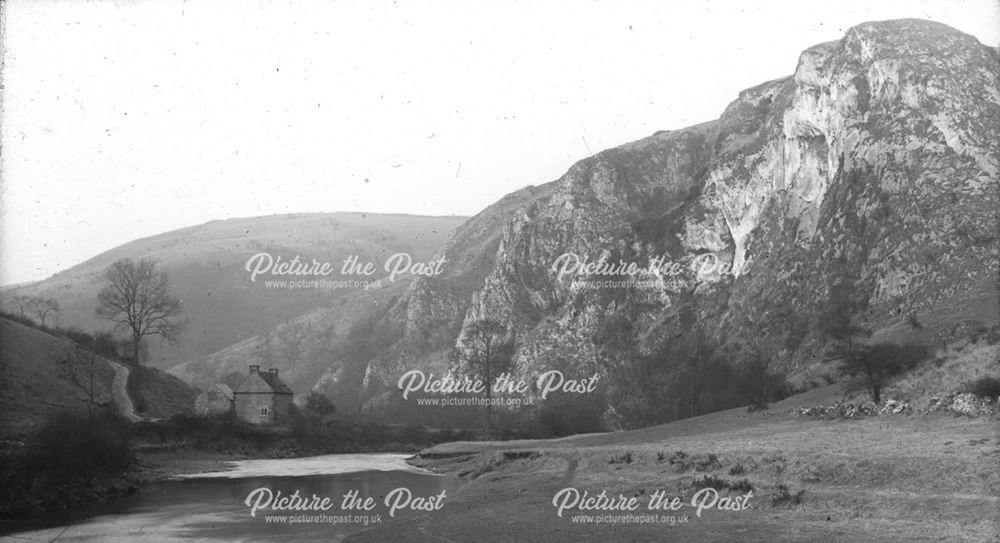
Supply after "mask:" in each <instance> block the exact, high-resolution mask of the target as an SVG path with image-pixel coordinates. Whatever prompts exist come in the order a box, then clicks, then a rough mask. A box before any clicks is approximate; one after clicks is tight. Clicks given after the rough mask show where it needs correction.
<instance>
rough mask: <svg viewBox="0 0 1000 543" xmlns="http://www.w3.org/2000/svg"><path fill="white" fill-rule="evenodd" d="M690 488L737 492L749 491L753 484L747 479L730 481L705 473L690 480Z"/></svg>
mask: <svg viewBox="0 0 1000 543" xmlns="http://www.w3.org/2000/svg"><path fill="white" fill-rule="evenodd" d="M691 488H693V489H696V490H700V489H702V488H714V489H715V490H719V491H722V490H735V491H737V492H749V491H751V490H753V485H752V484H751V483H750V481H749V480H747V479H739V480H736V481H730V480H729V479H723V478H722V477H719V476H717V475H706V476H704V477H702V478H700V479H695V480H693V481H691Z"/></svg>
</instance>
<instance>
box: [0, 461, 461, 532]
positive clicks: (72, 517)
mask: <svg viewBox="0 0 1000 543" xmlns="http://www.w3.org/2000/svg"><path fill="white" fill-rule="evenodd" d="M406 457H407V455H403V454H334V455H324V456H314V457H309V458H295V459H276V460H247V461H240V462H232V463H231V469H230V470H228V471H222V472H212V473H199V474H192V475H186V476H184V478H183V479H178V480H170V481H163V482H158V483H155V484H152V485H149V486H147V487H145V488H143V489H142V491H141V492H139V493H137V494H135V495H133V496H126V497H120V498H117V499H115V500H113V501H110V502H106V503H99V504H90V505H87V506H83V507H80V508H78V509H74V510H73V511H69V512H66V513H60V514H57V515H51V516H49V517H46V518H45V519H42V520H39V521H35V522H32V523H30V524H25V525H22V526H21V527H20V528H19V530H20V531H18V532H15V533H12V534H9V535H5V536H0V542H2V543H8V542H15V541H17V542H27V541H33V542H37V541H60V542H72V541H80V542H82V541H87V542H93V541H102V542H122V543H124V542H133V541H157V542H159V541H188V542H190V541H206V542H208V541H212V542H222V541H281V542H297V541H339V540H341V539H343V538H344V537H345V536H347V535H349V534H352V533H356V532H359V531H361V530H364V529H365V528H367V527H372V526H377V525H380V524H382V523H385V522H392V521H393V520H394V519H398V518H401V517H405V516H408V515H413V514H423V515H433V514H434V509H433V508H434V506H435V505H436V504H439V503H440V504H441V505H442V506H443V505H444V504H445V503H447V497H448V496H450V495H453V494H454V492H455V491H456V490H457V489H458V487H459V486H460V480H459V479H458V478H457V477H454V476H442V475H436V474H432V473H429V472H426V471H422V470H418V469H416V468H413V467H411V466H409V465H408V464H406V463H405V462H404V460H405V459H406ZM296 492H298V496H299V498H301V500H299V502H298V503H302V502H305V503H308V504H310V505H314V507H312V508H311V510H274V509H273V505H274V504H277V503H279V502H280V501H281V498H283V497H291V496H293V495H294V494H295V493H296ZM442 492H444V498H443V500H442V499H441V498H440V496H441V495H442ZM345 495H348V496H350V497H352V498H353V497H354V496H356V498H354V499H353V501H354V507H353V508H352V509H351V510H344V509H343V508H342V506H343V505H344V499H345V498H344V497H345ZM248 497H249V501H250V502H251V505H249V506H248V505H247V501H248ZM387 497H388V500H387ZM323 498H329V502H328V504H327V505H326V507H324V506H323V504H322V499H323ZM367 498H371V500H370V501H369V502H368V503H367V504H366V503H365V501H366V499H367ZM268 502H270V504H271V505H272V507H269V506H268V505H267V504H268ZM387 502H388V503H387ZM289 503H290V504H294V503H296V502H295V501H294V500H293V501H292V502H289ZM254 504H258V505H260V507H259V508H258V509H257V510H254V509H253V507H252V506H253V505H254ZM393 504H395V505H396V506H398V507H396V510H395V511H392V513H393V514H392V515H390V506H391V505H393ZM366 505H367V507H368V509H365V506H366ZM424 509H430V510H429V511H428V510H424ZM251 512H253V513H255V515H254V516H251Z"/></svg>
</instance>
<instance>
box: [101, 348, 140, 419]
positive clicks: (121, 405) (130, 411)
mask: <svg viewBox="0 0 1000 543" xmlns="http://www.w3.org/2000/svg"><path fill="white" fill-rule="evenodd" d="M108 364H110V365H111V369H113V370H115V378H114V380H113V381H112V382H111V394H112V397H113V398H114V402H115V405H116V406H118V411H119V413H121V415H122V416H123V417H125V418H126V419H128V420H129V422H139V420H141V419H140V418H139V415H136V414H135V406H134V405H133V404H132V398H131V397H129V395H128V376H129V373H130V372H131V370H130V369H129V368H128V366H126V365H125V364H120V363H118V362H112V361H110V360H109V361H108Z"/></svg>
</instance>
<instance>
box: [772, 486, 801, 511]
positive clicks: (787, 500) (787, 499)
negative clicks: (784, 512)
mask: <svg viewBox="0 0 1000 543" xmlns="http://www.w3.org/2000/svg"><path fill="white" fill-rule="evenodd" d="M805 493H806V491H805V490H800V491H798V492H796V493H794V494H793V493H792V491H791V490H790V489H789V488H788V485H786V484H779V485H778V486H777V490H776V492H775V493H774V494H773V495H772V496H771V505H773V506H775V507H778V506H781V505H798V504H800V503H802V497H803V496H804V495H805Z"/></svg>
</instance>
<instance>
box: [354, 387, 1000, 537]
mask: <svg viewBox="0 0 1000 543" xmlns="http://www.w3.org/2000/svg"><path fill="white" fill-rule="evenodd" d="M824 395H825V394H824V393H823V392H822V391H817V392H815V393H807V394H804V395H800V396H797V397H793V398H789V399H788V400H786V401H785V402H781V403H778V404H775V405H773V406H772V408H771V410H770V411H768V412H765V413H747V412H745V411H744V410H730V411H724V412H720V413H713V414H711V415H706V416H702V417H697V418H693V419H687V420H683V421H678V422H674V423H670V424H665V425H662V426H657V427H653V428H647V429H642V430H635V431H630V432H621V433H612V434H591V435H585V436H573V437H569V438H563V439H554V440H538V441H527V440H526V441H514V442H487V443H474V442H458V443H447V444H442V445H438V446H436V447H432V448H430V449H427V450H425V451H423V452H422V453H421V454H420V455H418V456H417V457H415V458H414V459H413V461H412V462H413V463H414V464H416V465H419V466H423V467H426V468H428V469H432V470H435V471H440V472H451V473H458V474H460V475H461V476H462V477H463V478H465V479H466V480H467V481H468V482H467V483H466V484H465V485H464V486H463V487H462V488H461V489H460V490H459V491H458V493H457V494H456V495H452V496H448V497H447V499H446V502H445V505H444V506H443V508H441V509H440V510H437V511H431V512H426V513H420V514H417V515H415V516H413V517H410V518H406V519H403V520H399V521H394V522H390V523H388V524H386V525H384V526H383V527H380V528H378V529H375V530H371V531H368V532H365V533H362V534H359V535H357V536H354V537H353V538H351V539H350V541H354V542H369V541H371V542H376V541H404V540H405V541H463V542H464V541H594V542H597V541H600V542H605V541H698V542H702V543H703V542H709V541H762V542H763V541H767V542H772V541H844V542H847V541H851V542H875V541H887V542H888V541H893V542H898V541H935V542H937V541H983V542H985V541H997V540H1000V421H998V420H997V417H996V416H993V417H980V418H965V417H958V416H953V415H943V414H934V415H926V416H923V415H908V416H907V415H897V416H878V417H870V418H865V419H860V420H821V419H813V418H806V417H800V416H796V415H787V414H778V413H780V412H782V411H784V410H785V409H788V408H793V407H801V406H803V405H808V404H810V403H811V404H815V403H817V400H819V401H822V399H823V398H822V396H824ZM678 451H680V452H678ZM713 455H714V456H713ZM712 475H715V476H717V478H718V479H716V481H717V482H716V483H715V484H720V483H718V481H722V483H721V484H723V485H725V484H729V483H732V484H736V483H737V482H739V481H740V480H742V479H747V480H748V482H749V483H750V484H751V485H752V487H753V495H752V497H751V498H750V499H749V503H750V505H751V506H752V508H751V509H749V510H745V511H719V510H706V511H705V512H703V514H702V516H701V517H700V518H699V517H697V516H696V515H695V514H694V513H695V508H693V507H691V506H689V505H687V504H688V502H689V501H690V499H691V497H692V495H693V494H694V492H695V490H697V489H699V488H701V487H704V486H706V484H705V482H704V480H702V479H703V478H704V477H705V476H712ZM696 479H697V480H698V481H696ZM782 485H783V486H784V489H787V492H783V490H784V489H783V487H782ZM567 487H573V488H576V489H578V490H579V491H580V492H581V493H582V492H583V491H589V492H590V494H591V495H596V494H597V493H599V492H601V491H602V490H606V491H607V492H608V495H609V496H617V495H618V494H619V493H621V494H623V495H625V496H626V497H631V496H636V497H638V498H639V501H640V503H641V506H640V508H639V509H638V510H637V511H634V512H633V514H636V515H645V514H648V513H649V512H648V511H647V509H646V507H647V503H648V501H649V499H648V496H649V495H650V494H652V493H653V492H655V491H657V490H665V491H666V494H667V495H668V496H681V497H682V498H683V499H684V502H685V505H686V506H685V507H684V508H683V509H681V510H679V511H676V512H670V511H665V512H663V511H661V512H658V514H659V515H663V516H664V517H663V519H662V520H661V522H662V521H667V520H669V519H668V518H667V517H666V516H667V515H674V516H675V519H674V520H675V521H677V523H676V524H674V525H671V524H669V523H665V524H664V523H659V524H638V523H631V524H623V523H612V522H609V521H611V520H612V519H610V518H608V517H607V516H606V515H608V514H614V515H618V514H620V513H616V512H607V511H588V512H583V513H584V514H587V515H590V519H589V521H588V522H586V523H583V522H584V520H586V519H582V518H580V517H579V515H581V512H580V511H579V510H576V511H571V510H567V511H566V512H565V513H564V514H563V516H562V518H560V517H558V516H557V514H556V512H557V511H556V507H554V506H553V504H552V501H553V496H554V495H555V494H556V492H558V491H559V490H561V489H564V488H567ZM800 491H804V493H803V494H801V501H800V503H795V495H796V494H798V493H799V492H800ZM744 494H745V491H744V490H740V491H737V490H723V491H722V492H721V495H723V496H725V495H729V496H739V495H744ZM782 497H784V499H782ZM684 515H687V516H688V517H689V518H688V520H687V521H686V522H682V519H681V517H683V516H684ZM601 516H604V517H605V518H604V519H602V520H603V522H602V523H601V524H595V523H594V522H596V520H597V519H596V517H601ZM574 517H577V518H575V519H574Z"/></svg>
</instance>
